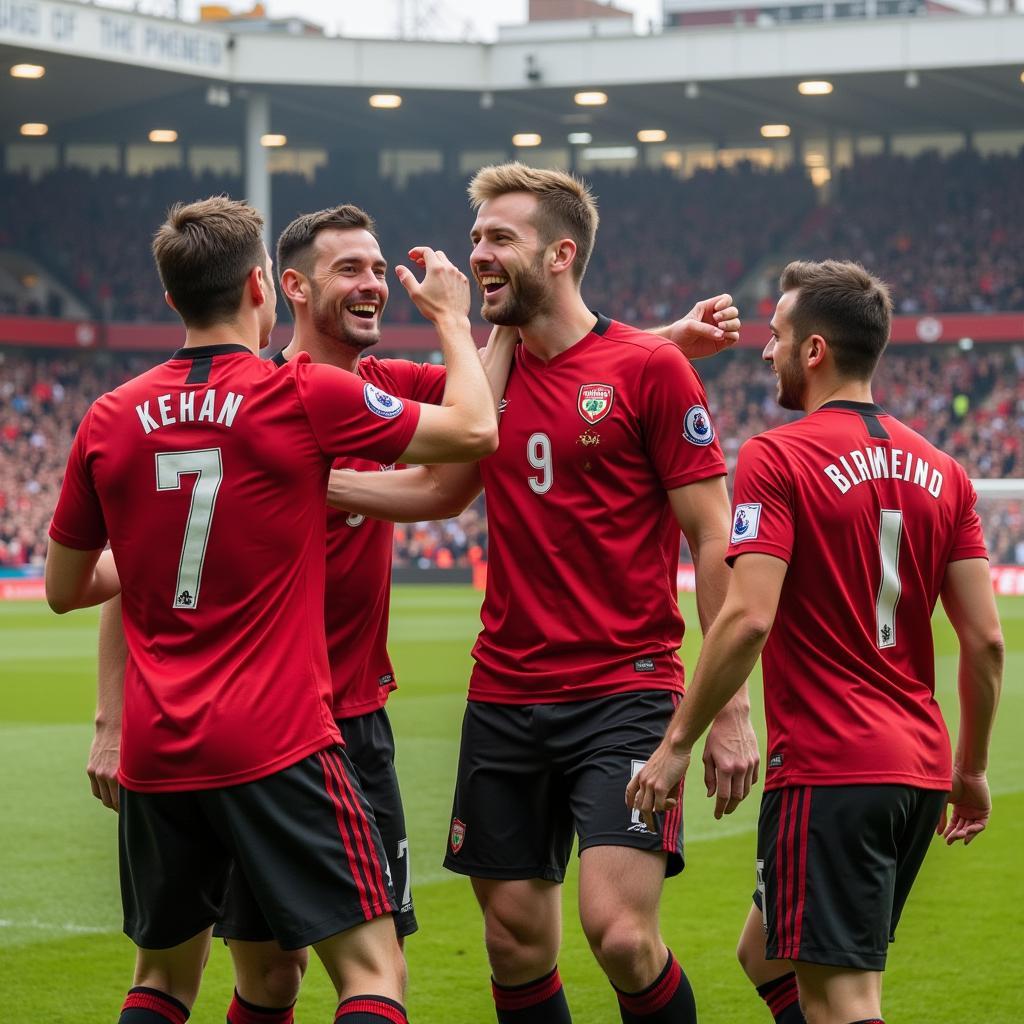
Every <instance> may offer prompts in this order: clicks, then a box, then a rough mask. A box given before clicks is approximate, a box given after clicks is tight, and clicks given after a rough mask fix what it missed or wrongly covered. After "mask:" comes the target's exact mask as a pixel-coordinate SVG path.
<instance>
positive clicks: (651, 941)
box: [586, 915, 660, 978]
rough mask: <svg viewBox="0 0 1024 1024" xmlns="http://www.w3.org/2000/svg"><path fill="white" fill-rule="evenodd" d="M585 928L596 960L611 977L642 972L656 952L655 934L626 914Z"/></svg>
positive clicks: (632, 975) (657, 945)
mask: <svg viewBox="0 0 1024 1024" xmlns="http://www.w3.org/2000/svg"><path fill="white" fill-rule="evenodd" d="M586 931H587V940H588V941H589V943H590V948H591V950H592V951H593V953H594V956H595V957H596V959H597V962H598V963H599V964H600V965H601V967H602V968H603V969H604V972H605V974H607V975H609V976H611V977H614V978H631V977H634V976H639V975H642V974H643V973H645V971H644V969H645V968H646V967H647V966H648V965H649V964H650V963H651V962H652V961H653V960H654V959H656V954H657V953H658V951H659V945H660V943H659V939H658V936H657V934H656V933H652V930H651V929H650V928H648V927H646V926H645V924H644V923H643V922H641V921H637V920H636V919H634V918H632V917H631V916H629V915H622V916H617V917H615V918H611V919H608V920H607V921H606V922H604V923H603V924H602V925H601V926H600V927H591V928H589V929H586Z"/></svg>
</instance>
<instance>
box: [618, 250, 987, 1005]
mask: <svg viewBox="0 0 1024 1024" xmlns="http://www.w3.org/2000/svg"><path fill="white" fill-rule="evenodd" d="M781 284H782V291H783V295H782V298H781V299H780V300H779V304H778V308H777V309H776V311H775V317H774V319H773V321H772V324H771V330H772V337H771V340H770V341H769V342H768V345H767V347H766V349H765V353H764V358H765V359H766V360H767V361H768V362H770V363H771V365H772V368H773V369H774V371H775V373H776V375H777V376H778V399H779V402H780V404H781V405H782V406H783V407H784V408H787V409H801V410H803V411H804V412H806V413H808V414H809V415H808V416H807V417H806V418H804V419H801V420H798V421H797V422H795V423H791V424H787V425H785V426H782V427H777V428H775V429H774V430H770V431H768V432H767V433H764V434H761V435H759V436H757V437H754V438H752V439H751V440H749V441H748V442H747V443H746V444H745V445H744V446H743V448H742V449H741V452H740V458H739V464H738V467H737V472H736V485H735V495H734V499H735V510H734V519H733V528H732V537H731V543H730V547H729V560H730V562H732V564H733V575H732V580H731V582H730V585H729V593H728V597H727V598H726V602H725V605H724V606H723V608H722V611H721V613H720V615H719V617H718V618H717V619H716V621H715V624H714V626H713V627H712V629H711V631H710V632H709V634H708V636H707V638H706V640H705V643H704V647H703V650H702V651H701V655H700V660H699V661H698V664H697V672H696V677H695V679H694V681H693V683H692V684H691V686H690V690H689V693H688V694H687V699H686V701H685V702H684V703H683V705H682V706H681V708H680V709H679V711H678V712H677V713H676V715H675V716H674V717H673V720H672V722H671V723H670V725H669V728H668V731H667V735H666V737H665V740H664V742H663V743H662V745H661V746H660V747H659V749H658V751H657V752H656V753H655V754H654V755H653V756H652V757H651V759H650V761H649V762H648V763H647V766H646V767H645V768H644V769H643V770H642V771H641V772H640V773H639V775H638V776H637V777H636V778H635V779H634V780H633V781H632V782H631V783H630V785H629V787H628V788H627V793H626V800H627V804H628V806H630V807H635V808H637V809H639V810H640V812H641V813H642V814H644V815H645V816H646V815H648V814H650V813H651V812H652V811H663V810H666V809H671V807H672V806H674V803H675V797H674V795H672V794H673V793H674V791H675V787H676V786H677V785H678V784H679V781H680V779H681V778H682V776H683V774H684V773H685V770H686V767H687V764H688V762H689V756H690V750H691V749H692V746H693V744H694V742H695V741H696V740H697V738H698V737H699V736H700V734H701V733H702V732H703V730H704V728H705V727H706V726H707V724H708V723H709V722H710V721H711V719H712V716H713V715H714V714H715V713H716V712H717V710H718V709H719V708H720V707H721V706H722V704H723V703H724V702H725V701H726V700H728V699H729V698H730V697H731V696H732V694H733V692H734V691H735V690H736V688H737V687H738V686H739V685H741V683H742V682H743V680H745V679H746V677H747V675H748V674H749V673H750V671H751V669H752V668H753V666H754V662H755V661H756V659H757V656H758V654H759V653H761V651H762V648H763V652H764V653H763V656H762V666H763V673H764V692H765V711H766V717H767V721H768V768H767V773H766V779H765V795H764V799H763V802H762V805H761V818H760V823H759V827H758V853H757V857H758V890H759V898H760V903H761V905H762V907H763V920H764V926H763V934H764V935H766V943H765V944H766V951H767V957H768V958H769V960H770V961H775V960H777V961H781V962H780V963H779V965H778V970H777V972H776V976H775V977H774V978H772V979H771V981H772V982H774V984H771V985H768V986H762V989H763V991H762V995H764V996H765V998H766V1001H767V1002H768V1004H769V1008H770V1009H771V1010H772V1012H773V1014H774V1015H775V1017H776V1020H779V1021H786V1022H787V1024H789V1022H792V1021H801V1020H803V1019H804V1017H803V1016H801V1009H800V1007H799V1006H798V1005H797V1003H796V995H797V988H798V989H799V1000H800V1003H802V1007H803V1009H802V1012H803V1014H805V1015H806V1019H807V1020H808V1021H810V1022H811V1024H847V1022H850V1021H858V1022H862V1024H865V1022H873V1024H880V1022H881V978H882V975H881V972H882V970H883V968H884V966H885V959H886V951H887V945H888V943H889V941H891V936H892V933H893V932H894V930H895V928H896V924H897V922H898V920H899V917H900V913H901V911H902V909H903V905H904V903H905V901H906V898H907V896H908V894H909V892H910V888H911V886H912V884H913V881H914V878H915V877H916V875H917V872H918V869H919V868H920V865H921V862H922V860H923V858H924V856H925V853H926V851H927V848H928V844H929V840H930V837H931V836H932V835H933V834H934V832H935V831H936V828H937V830H938V832H939V833H940V834H941V835H943V836H944V837H945V839H946V841H947V843H953V842H956V841H957V840H959V839H963V840H964V842H965V844H966V843H969V842H971V840H972V839H973V838H974V837H975V836H976V835H977V834H978V833H979V832H981V831H982V829H984V828H985V825H986V823H987V821H988V817H989V811H990V800H989V793H988V785H987V783H986V779H985V772H986V767H987V763H988V747H989V737H990V734H991V728H992V721H993V717H994V715H995V708H996V703H997V700H998V695H999V689H1000V683H1001V676H1002V661H1003V642H1002V635H1001V632H1000V627H999V619H998V616H997V612H996V606H995V600H994V597H993V593H992V585H991V581H990V579H989V572H988V562H987V554H986V550H985V543H984V539H983V538H982V534H981V525H980V522H979V519H978V516H977V514H976V512H975V510H974V505H975V501H976V496H975V493H974V489H973V488H972V486H971V483H970V480H968V478H967V474H966V473H965V472H964V470H963V469H962V468H961V467H960V466H959V465H958V464H957V463H956V462H954V460H953V459H951V458H950V457H949V456H948V455H946V454H944V453H943V452H941V451H939V450H938V449H936V448H934V447H933V446H932V445H931V444H929V443H928V442H927V441H926V440H925V439H924V438H922V437H921V436H920V435H918V434H916V433H914V431H912V430H910V429H909V428H908V427H906V426H904V425H903V424H902V423H900V422H899V421H898V420H896V419H894V418H893V417H892V416H889V415H888V414H887V413H885V411H884V410H882V409H881V408H879V407H878V406H877V405H874V404H873V402H872V399H871V377H872V374H873V372H874V369H875V366H876V364H877V361H878V358H879V356H880V355H881V353H882V351H883V349H884V348H885V344H886V342H887V340H888V337H889V322H890V315H891V302H890V299H889V295H888V291H887V289H886V288H885V286H884V285H883V284H881V282H879V281H877V280H876V279H875V278H873V277H871V276H870V275H869V274H868V273H867V272H866V271H865V270H864V268H863V267H861V266H860V265H858V264H853V263H840V262H835V261H827V262H825V263H792V264H790V265H789V266H788V267H787V268H786V270H785V271H784V272H783V275H782V282H781ZM939 597H941V598H942V602H943V605H944V607H945V609H946V613H947V614H948V616H949V619H950V621H951V622H952V624H953V628H954V630H955V631H956V634H957V637H958V639H959V642H960V729H959V737H958V742H957V749H956V757H955V759H953V760H951V757H950V744H949V736H948V734H947V732H946V727H945V724H944V722H943V718H942V714H941V712H940V710H939V706H938V704H937V703H936V701H935V692H934V691H935V678H934V652H933V646H932V630H931V617H932V611H933V609H934V607H935V603H936V600H937V599H938V598H939ZM947 802H948V803H951V804H952V814H951V815H948V816H947V812H946V810H945V806H946V803H947ZM761 913H762V912H761V911H760V910H758V909H757V908H756V907H755V908H754V909H753V910H752V911H751V916H750V918H749V919H748V921H747V925H746V927H745V929H744V938H743V941H742V944H741V950H740V955H741V959H743V960H745V962H746V963H747V965H748V971H750V973H753V971H751V970H750V965H751V964H757V963H758V962H759V961H760V960H761V955H762V950H763V948H764V944H763V945H762V949H759V948H758V945H759V942H758V929H760V927H761V925H760V921H759V919H760V917H761ZM790 965H792V966H790ZM793 969H795V974H796V982H797V984H796V985H794V984H793V977H792V975H791V974H790V972H791V971H792V970H793ZM759 973H760V974H761V977H762V978H764V977H765V975H764V972H759Z"/></svg>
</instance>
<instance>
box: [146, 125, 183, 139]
mask: <svg viewBox="0 0 1024 1024" xmlns="http://www.w3.org/2000/svg"><path fill="white" fill-rule="evenodd" d="M149 141H150V142H177V141H178V133H177V132H176V131H175V130H174V129H173V128H154V129H153V130H152V131H151V132H150V133H149Z"/></svg>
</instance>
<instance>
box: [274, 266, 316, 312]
mask: <svg viewBox="0 0 1024 1024" xmlns="http://www.w3.org/2000/svg"><path fill="white" fill-rule="evenodd" d="M308 286H309V281H308V280H307V279H306V277H305V275H304V274H300V273H299V272H298V271H297V270H293V269H292V268H291V267H289V268H288V269H287V270H286V271H285V272H284V273H283V274H282V275H281V291H282V292H283V293H284V296H285V298H287V299H288V300H289V301H290V302H291V303H292V305H293V306H295V305H300V306H301V305H305V303H306V301H307V299H308V295H307V289H308Z"/></svg>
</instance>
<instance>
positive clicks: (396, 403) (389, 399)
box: [363, 384, 405, 420]
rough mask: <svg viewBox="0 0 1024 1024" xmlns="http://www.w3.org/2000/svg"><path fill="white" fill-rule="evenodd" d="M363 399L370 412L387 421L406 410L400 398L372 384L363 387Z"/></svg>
mask: <svg viewBox="0 0 1024 1024" xmlns="http://www.w3.org/2000/svg"><path fill="white" fill-rule="evenodd" d="M363 399H364V401H365V402H366V408H367V409H369V410H370V412H372V413H373V414H374V415H376V416H380V417H382V418H383V419H386V420H393V419H394V418H395V417H396V416H398V415H400V414H401V412H402V410H403V409H404V408H405V406H404V404H403V403H402V400H401V399H400V398H395V396H394V395H389V394H388V393H387V392H386V391H381V390H380V388H375V387H374V386H373V385H372V384H366V385H365V386H364V387H363Z"/></svg>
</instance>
